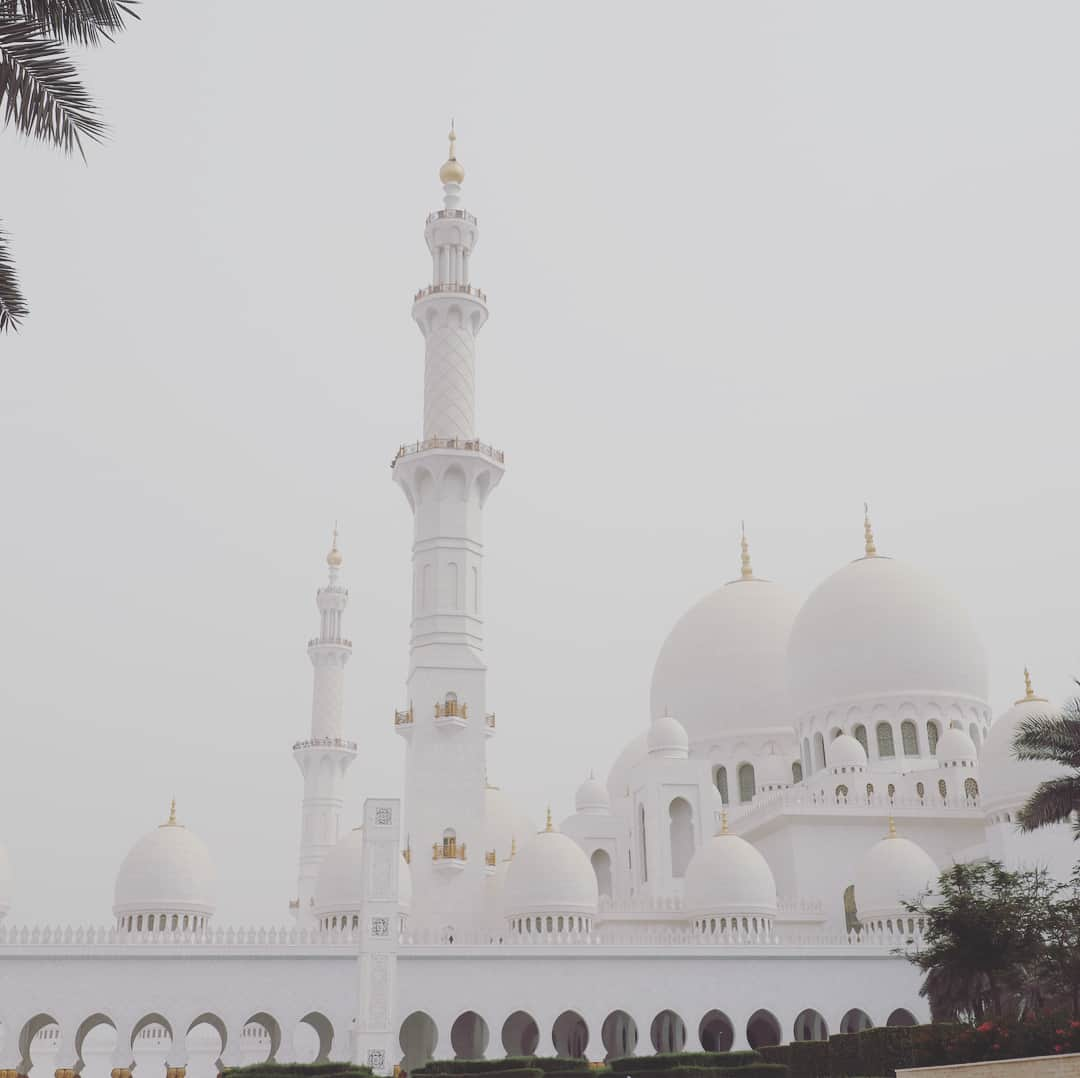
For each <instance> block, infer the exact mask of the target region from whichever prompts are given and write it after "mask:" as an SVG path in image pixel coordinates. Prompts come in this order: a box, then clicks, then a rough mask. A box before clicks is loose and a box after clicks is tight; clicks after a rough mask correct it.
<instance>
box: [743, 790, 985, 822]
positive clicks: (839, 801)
mask: <svg viewBox="0 0 1080 1078" xmlns="http://www.w3.org/2000/svg"><path fill="white" fill-rule="evenodd" d="M838 784H839V783H838ZM845 785H846V784H845ZM852 785H853V784H852ZM785 809H796V810H798V811H799V812H800V813H803V814H813V815H829V814H832V813H835V812H843V811H849V812H859V811H865V810H866V809H872V810H877V811H879V812H881V813H882V814H887V815H907V814H909V813H919V812H933V813H940V812H964V813H972V814H978V813H979V799H978V798H977V797H959V798H952V797H949V798H942V797H941V796H940V795H939V794H938V792H937V790H934V791H933V792H931V791H930V790H929V789H927V792H926V796H925V797H913V796H908V795H899V794H897V795H894V796H893V797H890V796H889V795H888V793H887V792H884V791H880V792H879V791H875V792H874V793H872V794H869V795H867V794H866V793H860V792H859V790H858V789H857V788H851V789H849V791H848V793H847V795H846V796H845V795H838V794H837V793H836V792H835V791H834V790H807V789H799V788H796V787H793V788H789V789H786V790H777V791H776V792H775V793H770V794H765V795H762V796H759V797H757V798H755V799H754V803H753V804H751V805H748V806H747V807H746V808H744V809H741V810H740V809H739V807H738V806H732V807H731V809H730V810H729V811H731V812H732V817H731V820H732V823H737V824H738V825H739V826H740V827H741V826H742V825H743V824H745V823H759V822H760V821H762V820H764V819H768V818H769V817H771V816H773V815H774V814H776V813H777V812H783V811H784V810H785Z"/></svg>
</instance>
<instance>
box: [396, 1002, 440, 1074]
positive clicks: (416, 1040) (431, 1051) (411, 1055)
mask: <svg viewBox="0 0 1080 1078" xmlns="http://www.w3.org/2000/svg"><path fill="white" fill-rule="evenodd" d="M438 1043H439V1029H438V1026H436V1025H435V1020H434V1019H433V1018H432V1017H431V1015H429V1014H425V1013H424V1012H423V1011H413V1013H412V1014H410V1015H409V1017H408V1018H406V1019H405V1021H404V1022H402V1023H401V1031H400V1032H399V1033H398V1044H399V1045H400V1046H401V1051H402V1060H401V1069H402V1070H404V1071H407V1072H408V1073H410V1074H411V1073H412V1072H413V1071H414V1070H416V1069H417V1068H418V1067H422V1066H424V1065H425V1064H426V1063H430V1062H431V1061H432V1059H434V1058H435V1045H436V1044H438Z"/></svg>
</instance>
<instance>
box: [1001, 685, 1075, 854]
mask: <svg viewBox="0 0 1080 1078" xmlns="http://www.w3.org/2000/svg"><path fill="white" fill-rule="evenodd" d="M1078 684H1080V682H1078ZM1013 752H1014V753H1015V754H1016V756H1017V758H1018V759H1020V760H1049V761H1053V762H1055V763H1059V764H1061V765H1062V766H1063V767H1065V768H1067V769H1069V770H1070V771H1071V772H1072V773H1071V774H1064V775H1061V776H1059V777H1056V778H1052V779H1047V780H1046V781H1045V782H1041V783H1040V784H1039V785H1038V786H1037V787H1036V788H1035V790H1034V792H1033V793H1032V795H1031V796H1030V797H1029V798H1028V800H1027V803H1026V804H1025V805H1024V807H1023V808H1022V809H1021V810H1020V812H1019V813H1018V815H1017V819H1018V821H1019V823H1020V827H1021V828H1022V829H1023V830H1024V831H1034V830H1035V828H1037V827H1049V826H1050V825H1051V824H1056V823H1064V822H1065V821H1066V820H1068V819H1070V818H1072V821H1073V830H1074V831H1075V832H1076V834H1075V835H1074V836H1073V837H1074V838H1078V839H1080V698H1077V697H1075V696H1074V697H1073V698H1072V699H1071V700H1070V701H1069V702H1068V703H1067V704H1066V705H1065V707H1064V708H1063V709H1062V712H1061V714H1060V715H1029V716H1028V717H1027V718H1026V719H1023V720H1022V721H1021V723H1020V725H1019V726H1018V727H1017V730H1016V734H1015V735H1014V737H1013ZM1074 814H1075V815H1074Z"/></svg>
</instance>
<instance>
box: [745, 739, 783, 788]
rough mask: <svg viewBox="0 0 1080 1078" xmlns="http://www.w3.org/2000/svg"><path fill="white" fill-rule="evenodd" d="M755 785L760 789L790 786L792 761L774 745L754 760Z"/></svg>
mask: <svg viewBox="0 0 1080 1078" xmlns="http://www.w3.org/2000/svg"><path fill="white" fill-rule="evenodd" d="M754 778H755V785H756V786H757V788H758V789H759V790H764V789H766V788H768V787H775V786H790V785H791V783H792V777H791V761H790V760H788V758H787V757H786V756H781V755H780V753H778V752H777V751H776V747H775V746H774V745H770V746H769V751H766V752H764V753H763V754H762V755H761V756H759V757H758V758H757V759H756V760H755V761H754Z"/></svg>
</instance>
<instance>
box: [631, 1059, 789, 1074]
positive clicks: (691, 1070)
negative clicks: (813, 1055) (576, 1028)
mask: <svg viewBox="0 0 1080 1078" xmlns="http://www.w3.org/2000/svg"><path fill="white" fill-rule="evenodd" d="M655 1058H656V1057H655V1056H634V1057H632V1058H631V1059H629V1060H620V1066H618V1067H616V1068H614V1071H613V1073H614V1074H616V1075H621V1074H623V1073H627V1074H631V1075H634V1076H635V1078H636V1075H637V1074H638V1073H643V1074H647V1075H648V1076H649V1078H787V1076H788V1069H787V1067H785V1066H784V1065H783V1064H780V1063H747V1064H745V1065H744V1066H735V1067H680V1066H674V1067H670V1068H668V1069H667V1070H659V1069H650V1068H648V1067H646V1068H645V1070H644V1071H642V1070H641V1069H640V1068H639V1067H638V1066H637V1064H638V1063H640V1062H641V1061H642V1060H643V1059H655ZM623 1064H625V1065H623Z"/></svg>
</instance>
